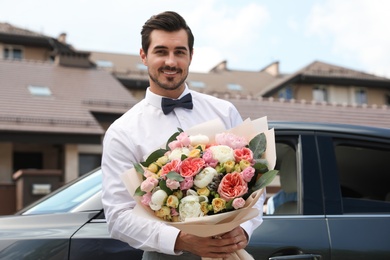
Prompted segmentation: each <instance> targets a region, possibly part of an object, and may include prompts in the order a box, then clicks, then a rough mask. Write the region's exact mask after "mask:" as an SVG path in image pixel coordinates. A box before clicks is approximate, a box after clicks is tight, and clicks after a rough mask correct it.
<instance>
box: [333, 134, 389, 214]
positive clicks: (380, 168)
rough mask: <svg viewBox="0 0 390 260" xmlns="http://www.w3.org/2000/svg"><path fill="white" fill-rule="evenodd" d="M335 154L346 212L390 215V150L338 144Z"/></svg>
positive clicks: (381, 147) (362, 143)
mask: <svg viewBox="0 0 390 260" xmlns="http://www.w3.org/2000/svg"><path fill="white" fill-rule="evenodd" d="M335 154H336V161H337V168H338V177H339V182H340V190H341V194H342V205H343V206H342V207H343V212H344V213H380V212H390V185H389V183H390V172H389V170H388V169H389V166H388V165H389V158H390V146H388V145H383V144H379V143H378V144H377V145H376V143H374V142H370V143H367V142H351V141H349V142H343V141H340V140H337V141H336V143H335Z"/></svg>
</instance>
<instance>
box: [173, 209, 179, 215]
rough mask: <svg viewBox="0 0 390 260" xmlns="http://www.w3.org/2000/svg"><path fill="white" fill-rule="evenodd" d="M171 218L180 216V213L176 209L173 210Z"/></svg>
mask: <svg viewBox="0 0 390 260" xmlns="http://www.w3.org/2000/svg"><path fill="white" fill-rule="evenodd" d="M171 216H179V212H177V210H176V209H175V208H171Z"/></svg>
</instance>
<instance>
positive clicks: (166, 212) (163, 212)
mask: <svg viewBox="0 0 390 260" xmlns="http://www.w3.org/2000/svg"><path fill="white" fill-rule="evenodd" d="M155 214H156V216H157V217H159V218H163V219H166V220H169V219H170V218H171V210H170V208H169V207H167V206H162V207H161V209H159V210H156V211H155Z"/></svg>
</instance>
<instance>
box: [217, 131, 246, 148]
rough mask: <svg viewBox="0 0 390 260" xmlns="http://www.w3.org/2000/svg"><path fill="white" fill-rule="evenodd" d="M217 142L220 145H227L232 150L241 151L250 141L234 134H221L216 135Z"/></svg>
mask: <svg viewBox="0 0 390 260" xmlns="http://www.w3.org/2000/svg"><path fill="white" fill-rule="evenodd" d="M215 141H216V143H217V144H220V145H227V146H229V147H230V148H232V149H240V148H243V147H245V146H246V145H247V144H248V141H247V140H246V139H245V138H244V137H241V136H238V135H235V134H233V133H220V134H216V135H215Z"/></svg>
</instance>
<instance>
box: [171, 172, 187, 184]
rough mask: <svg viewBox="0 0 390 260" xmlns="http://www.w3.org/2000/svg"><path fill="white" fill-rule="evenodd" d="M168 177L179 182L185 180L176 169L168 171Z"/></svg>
mask: <svg viewBox="0 0 390 260" xmlns="http://www.w3.org/2000/svg"><path fill="white" fill-rule="evenodd" d="M167 178H168V179H171V180H175V181H179V182H180V181H183V180H184V178H183V177H182V176H181V175H180V174H178V173H177V172H175V171H171V172H168V174H167Z"/></svg>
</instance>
